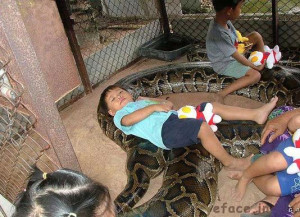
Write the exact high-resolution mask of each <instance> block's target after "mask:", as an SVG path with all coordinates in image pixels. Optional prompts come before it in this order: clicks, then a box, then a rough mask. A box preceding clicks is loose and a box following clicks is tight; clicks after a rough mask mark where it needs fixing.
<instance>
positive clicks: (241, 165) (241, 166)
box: [224, 154, 253, 171]
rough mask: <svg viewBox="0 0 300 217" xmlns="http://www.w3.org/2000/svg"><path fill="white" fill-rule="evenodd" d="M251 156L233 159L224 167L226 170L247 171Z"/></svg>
mask: <svg viewBox="0 0 300 217" xmlns="http://www.w3.org/2000/svg"><path fill="white" fill-rule="evenodd" d="M252 156H253V154H252V155H250V156H248V157H246V158H233V159H232V161H231V162H230V163H229V164H228V165H224V166H225V169H226V170H230V171H232V170H237V171H243V170H245V169H247V168H248V167H249V166H250V164H251V158H252Z"/></svg>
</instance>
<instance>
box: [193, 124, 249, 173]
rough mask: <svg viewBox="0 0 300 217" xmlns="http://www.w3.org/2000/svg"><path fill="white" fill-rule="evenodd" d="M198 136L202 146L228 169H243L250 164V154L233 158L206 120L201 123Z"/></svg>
mask: <svg viewBox="0 0 300 217" xmlns="http://www.w3.org/2000/svg"><path fill="white" fill-rule="evenodd" d="M198 138H199V139H200V140H201V143H202V145H203V147H204V148H205V149H206V150H207V151H208V152H209V153H210V154H212V155H213V156H214V157H216V158H217V159H218V160H219V161H221V163H222V164H223V165H224V166H225V168H227V169H230V170H244V169H246V168H247V167H248V166H249V165H250V162H251V161H250V159H251V156H250V157H247V158H234V157H232V156H231V155H230V154H228V153H227V152H226V150H225V149H224V148H223V146H222V144H221V143H220V141H219V140H218V138H217V137H216V135H215V134H214V132H213V131H212V129H211V128H210V126H209V125H208V124H207V123H206V122H203V123H202V125H201V127H200V130H199V133H198Z"/></svg>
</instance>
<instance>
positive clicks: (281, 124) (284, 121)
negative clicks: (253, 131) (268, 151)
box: [261, 108, 300, 144]
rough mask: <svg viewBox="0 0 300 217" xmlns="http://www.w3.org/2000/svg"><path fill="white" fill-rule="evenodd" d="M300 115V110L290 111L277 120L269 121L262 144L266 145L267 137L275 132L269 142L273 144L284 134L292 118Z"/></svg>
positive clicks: (263, 133) (264, 130) (263, 134)
mask: <svg viewBox="0 0 300 217" xmlns="http://www.w3.org/2000/svg"><path fill="white" fill-rule="evenodd" d="M296 115H300V108H297V109H294V110H291V111H288V112H285V113H283V114H282V115H279V116H277V117H276V118H274V119H272V120H269V121H268V122H267V124H266V126H265V127H264V129H263V131H262V133H261V134H262V136H261V144H264V143H265V141H266V138H267V136H268V135H269V134H270V133H271V132H273V134H272V135H271V136H270V138H269V142H273V141H274V139H276V138H277V137H278V136H279V135H281V134H283V133H284V131H285V130H286V129H287V127H288V122H289V121H290V120H291V118H292V117H294V116H296Z"/></svg>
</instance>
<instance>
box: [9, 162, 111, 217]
mask: <svg viewBox="0 0 300 217" xmlns="http://www.w3.org/2000/svg"><path fill="white" fill-rule="evenodd" d="M15 205H16V211H15V213H14V214H13V217H30V216H35V217H53V216H57V217H58V216H61V217H63V216H68V217H96V216H103V217H112V216H115V213H114V209H113V208H112V207H113V206H112V202H111V199H110V195H109V191H108V189H107V188H106V187H105V186H103V185H101V184H99V183H97V182H95V181H93V180H91V179H90V178H88V177H87V176H85V175H83V174H82V173H79V172H76V171H73V170H68V169H60V170H57V171H55V172H53V173H49V174H46V173H42V172H41V171H40V170H39V169H37V168H35V171H34V173H33V174H32V176H31V178H30V180H29V182H28V185H27V188H26V190H25V191H24V192H23V193H22V194H21V195H20V196H19V199H18V200H17V202H16V204H15Z"/></svg>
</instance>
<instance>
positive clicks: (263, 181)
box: [253, 174, 281, 197]
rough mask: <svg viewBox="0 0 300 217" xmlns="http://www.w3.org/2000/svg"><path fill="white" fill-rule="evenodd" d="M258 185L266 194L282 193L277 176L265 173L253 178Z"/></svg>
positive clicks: (275, 194) (276, 195) (278, 194)
mask: <svg viewBox="0 0 300 217" xmlns="http://www.w3.org/2000/svg"><path fill="white" fill-rule="evenodd" d="M253 182H254V184H255V185H256V187H257V188H258V189H259V190H260V191H261V192H263V193H264V194H265V195H269V196H275V197H279V196H280V195H281V189H280V185H279V182H278V178H277V176H274V175H271V174H269V175H264V176H259V177H257V178H255V179H253Z"/></svg>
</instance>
